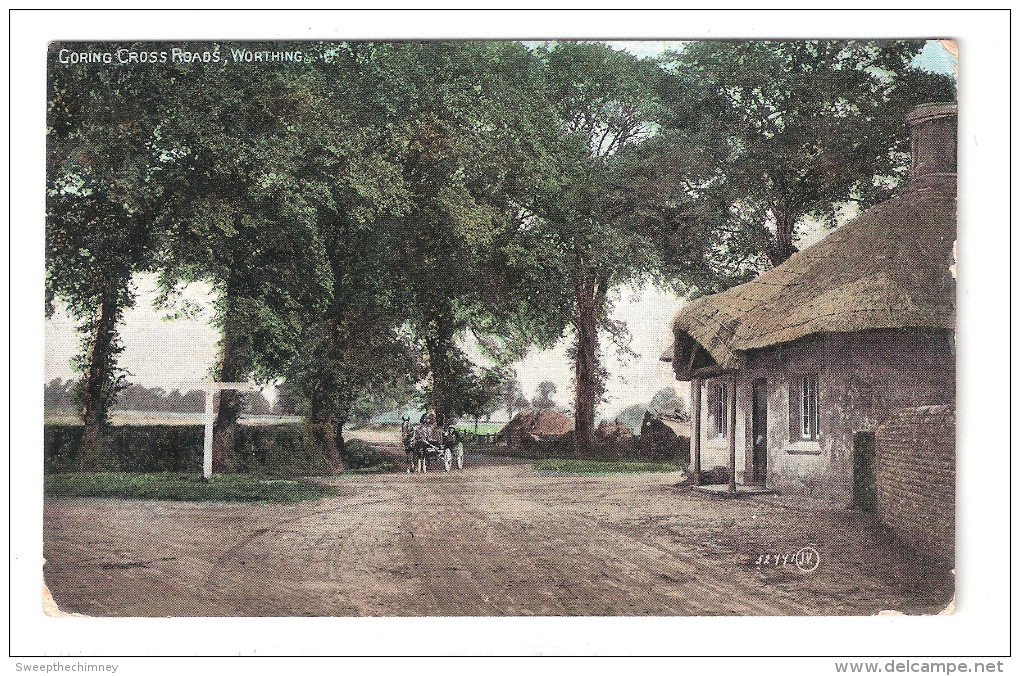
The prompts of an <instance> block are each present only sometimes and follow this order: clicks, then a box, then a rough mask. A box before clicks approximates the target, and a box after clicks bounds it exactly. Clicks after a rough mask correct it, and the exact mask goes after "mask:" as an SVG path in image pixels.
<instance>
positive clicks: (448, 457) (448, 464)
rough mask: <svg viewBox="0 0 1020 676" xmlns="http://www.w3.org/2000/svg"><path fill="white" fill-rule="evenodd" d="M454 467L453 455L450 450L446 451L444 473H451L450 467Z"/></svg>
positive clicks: (444, 453)
mask: <svg viewBox="0 0 1020 676" xmlns="http://www.w3.org/2000/svg"><path fill="white" fill-rule="evenodd" d="M452 466H453V453H451V452H450V449H446V450H445V451H444V452H443V471H444V472H449V471H450V467H452Z"/></svg>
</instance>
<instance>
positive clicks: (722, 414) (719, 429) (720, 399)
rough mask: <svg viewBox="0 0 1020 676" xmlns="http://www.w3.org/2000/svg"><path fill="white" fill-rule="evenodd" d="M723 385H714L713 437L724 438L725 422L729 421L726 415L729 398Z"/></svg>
mask: <svg viewBox="0 0 1020 676" xmlns="http://www.w3.org/2000/svg"><path fill="white" fill-rule="evenodd" d="M728 394H729V393H728V392H727V388H726V384H725V383H717V384H716V385H715V401H714V402H713V403H714V404H715V406H714V409H715V410H714V411H713V412H714V413H715V436H717V437H725V436H726V422H727V421H728V420H729V416H728V415H727V413H728V412H729V411H728V410H727V406H728V405H729V397H728V396H727V395H728Z"/></svg>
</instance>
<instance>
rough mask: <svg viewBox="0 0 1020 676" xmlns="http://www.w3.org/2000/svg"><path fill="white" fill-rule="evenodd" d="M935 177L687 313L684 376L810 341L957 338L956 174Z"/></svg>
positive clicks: (680, 353) (682, 328) (680, 324)
mask: <svg viewBox="0 0 1020 676" xmlns="http://www.w3.org/2000/svg"><path fill="white" fill-rule="evenodd" d="M927 178H928V179H929V180H927V181H926V182H924V183H923V184H921V185H918V186H916V187H912V188H911V189H910V190H908V191H907V192H905V193H904V194H902V195H900V196H899V197H896V198H893V199H890V200H888V201H886V202H883V203H882V204H879V205H877V206H875V207H873V208H871V209H869V210H867V211H865V212H864V213H863V214H861V216H860V217H858V218H856V219H854V220H853V221H851V222H850V223H847V224H846V225H844V226H842V227H841V228H839V229H838V230H836V231H834V232H833V233H832V234H830V235H829V236H827V237H826V238H825V239H823V240H821V241H820V242H818V243H817V244H815V245H813V246H811V247H808V248H807V249H804V250H803V251H801V252H798V253H795V254H794V255H793V256H792V257H791V258H790V259H789V260H788V261H786V262H785V263H783V264H782V265H779V266H777V267H775V268H774V269H772V270H769V271H768V272H765V273H763V274H762V275H761V276H759V277H758V278H757V279H755V280H753V281H751V282H748V283H746V284H741V285H740V286H736V287H734V288H732V289H729V290H728V291H725V292H723V293H718V294H715V295H712V296H707V297H705V298H701V299H699V300H697V301H695V302H693V303H691V304H690V305H688V306H686V307H685V308H683V309H682V310H681V311H680V313H679V314H678V315H677V317H676V319H675V320H674V321H673V335H674V338H675V343H674V349H673V355H672V361H673V369H674V371H676V374H677V378H679V379H680V380H689V379H690V378H691V376H692V372H694V371H697V370H699V369H718V370H725V369H733V368H739V367H740V366H741V365H742V364H743V359H744V355H745V353H746V352H747V351H749V350H755V349H760V348H765V347H769V346H772V345H776V344H779V343H786V342H790V341H793V340H797V339H798V338H802V337H804V336H807V335H810V334H816V333H832V332H850V331H865V330H873V329H901V328H938V329H949V330H952V329H953V328H954V326H955V314H956V297H955V294H956V286H955V283H954V280H953V278H952V276H951V275H950V272H949V266H950V264H951V263H952V262H953V253H952V248H953V241H954V240H955V239H956V175H955V174H940V175H937V177H932V176H929V177H927ZM932 179H936V180H932ZM664 358H665V355H664Z"/></svg>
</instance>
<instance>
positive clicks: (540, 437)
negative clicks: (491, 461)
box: [496, 409, 574, 443]
mask: <svg viewBox="0 0 1020 676" xmlns="http://www.w3.org/2000/svg"><path fill="white" fill-rule="evenodd" d="M573 430H574V419H573V417H571V416H570V415H568V414H566V413H560V412H559V411H547V410H542V409H531V410H528V411H521V412H520V413H518V414H517V415H516V416H514V419H513V420H511V421H510V422H508V423H507V424H506V425H504V426H503V429H501V430H500V431H499V433H498V434H497V435H496V441H497V442H499V441H506V442H510V443H520V441H522V440H524V439H527V440H528V441H554V440H556V439H559V438H560V437H562V436H564V435H566V434H569V433H570V432H572V431H573Z"/></svg>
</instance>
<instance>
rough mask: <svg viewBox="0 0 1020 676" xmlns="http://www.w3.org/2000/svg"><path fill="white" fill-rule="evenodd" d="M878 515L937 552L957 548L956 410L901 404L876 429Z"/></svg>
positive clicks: (950, 553)
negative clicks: (901, 406)
mask: <svg viewBox="0 0 1020 676" xmlns="http://www.w3.org/2000/svg"><path fill="white" fill-rule="evenodd" d="M875 489H876V505H875V506H876V511H877V512H878V517H879V518H880V519H881V520H882V522H883V523H885V524H886V525H887V526H889V527H890V528H891V529H892V530H893V532H895V533H896V534H897V535H898V536H899V537H900V538H902V539H903V540H904V541H905V542H907V543H908V544H910V545H912V546H913V547H914V548H916V549H918V550H920V551H922V552H925V553H927V554H929V555H931V556H932V557H934V558H937V559H942V560H946V561H952V560H953V558H954V553H955V540H956V528H955V523H956V519H955V515H956V411H955V409H954V407H952V406H922V407H920V408H905V409H899V410H896V411H894V412H893V413H892V415H891V416H890V417H889V419H888V420H886V421H885V422H884V423H882V424H881V425H879V427H878V429H877V430H876V431H875Z"/></svg>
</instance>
